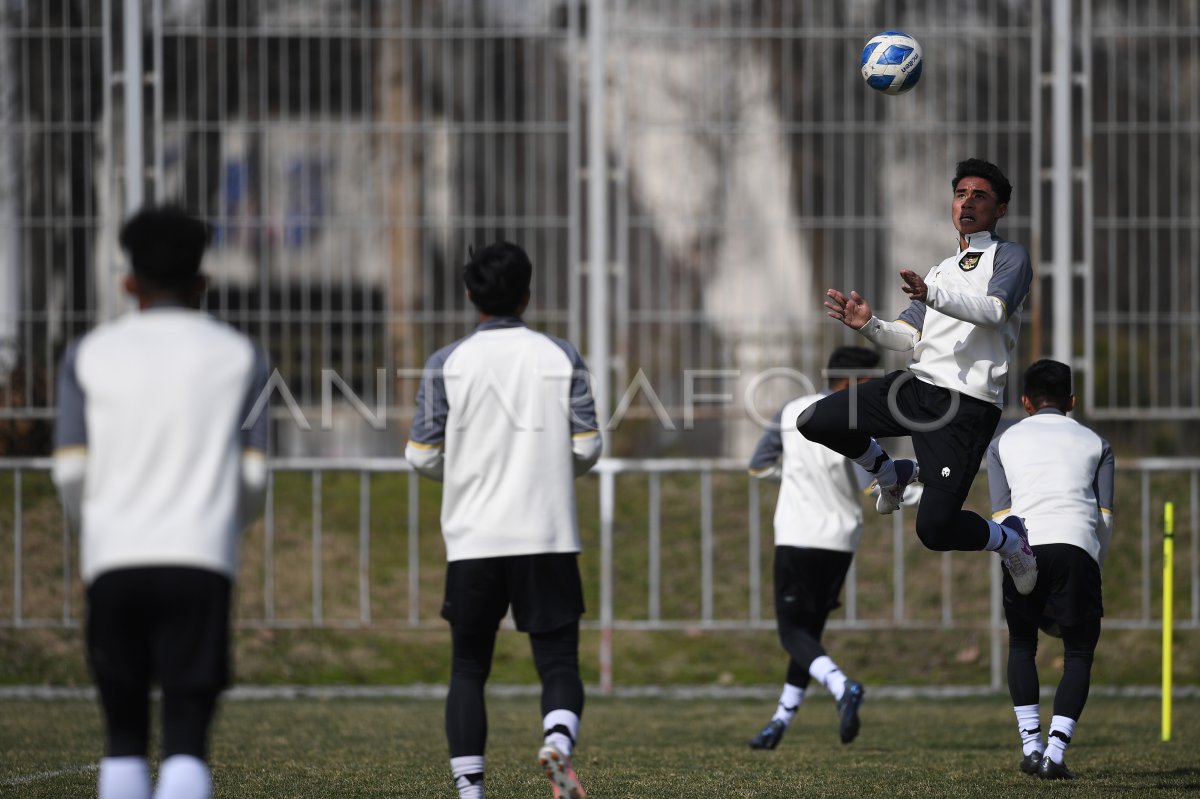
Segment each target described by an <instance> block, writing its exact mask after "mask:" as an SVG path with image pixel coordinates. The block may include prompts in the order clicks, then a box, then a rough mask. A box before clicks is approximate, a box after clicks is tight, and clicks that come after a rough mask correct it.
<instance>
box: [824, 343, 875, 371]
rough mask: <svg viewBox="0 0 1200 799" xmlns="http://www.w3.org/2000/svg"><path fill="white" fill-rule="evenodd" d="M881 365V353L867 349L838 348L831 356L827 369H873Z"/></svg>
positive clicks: (826, 365)
mask: <svg viewBox="0 0 1200 799" xmlns="http://www.w3.org/2000/svg"><path fill="white" fill-rule="evenodd" d="M878 365H879V353H878V352H876V351H875V350H872V349H867V348H866V347H838V348H837V349H836V350H834V351H833V352H832V353H830V355H829V362H828V363H827V364H825V368H826V369H873V368H875V367H876V366H878Z"/></svg>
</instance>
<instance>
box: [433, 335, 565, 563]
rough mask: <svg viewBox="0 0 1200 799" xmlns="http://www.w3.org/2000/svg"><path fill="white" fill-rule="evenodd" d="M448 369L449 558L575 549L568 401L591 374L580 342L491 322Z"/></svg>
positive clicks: (451, 358) (456, 351)
mask: <svg viewBox="0 0 1200 799" xmlns="http://www.w3.org/2000/svg"><path fill="white" fill-rule="evenodd" d="M442 369H443V376H444V386H445V397H446V403H447V406H448V413H447V417H446V428H445V451H446V465H445V476H444V481H445V489H444V495H443V511H442V532H443V535H444V536H445V538H446V545H447V557H448V559H450V560H457V559H461V558H478V557H495V556H503V555H519V554H533V553H539V552H576V551H578V550H579V535H578V529H577V524H576V517H575V489H574V479H575V477H574V465H573V455H572V450H571V438H572V435H573V432H574V431H573V427H572V416H571V407H570V403H571V391H572V384H573V381H575V380H577V379H586V373H585V372H584V370H583V364H582V361H581V360H580V359H579V356H578V353H577V352H576V351H575V349H574V347H572V346H571V345H570V344H569V343H567V342H565V341H562V340H559V339H554V338H551V337H550V336H547V335H544V334H542V333H539V332H536V331H533V330H530V329H529V328H527V327H525V326H524V325H523V324H519V323H513V324H506V323H492V324H486V323H485V325H484V326H481V328H480V329H479V330H477V331H476V332H475V333H473V334H472V335H470V336H468V337H467V338H466V339H463V340H462V341H460V342H457V343H456V345H455V346H454V347H453V350H452V351H451V352H450V353H449V354H448V355H447V356H446V358H445V361H444V365H443V367H442ZM581 373H582V374H581Z"/></svg>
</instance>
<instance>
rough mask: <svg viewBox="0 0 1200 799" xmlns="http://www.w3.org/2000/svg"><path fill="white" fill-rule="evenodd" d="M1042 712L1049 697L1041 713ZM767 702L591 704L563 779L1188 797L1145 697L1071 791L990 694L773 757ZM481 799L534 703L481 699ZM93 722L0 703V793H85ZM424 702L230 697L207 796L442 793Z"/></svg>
mask: <svg viewBox="0 0 1200 799" xmlns="http://www.w3.org/2000/svg"><path fill="white" fill-rule="evenodd" d="M1042 709H1043V715H1044V716H1047V718H1048V713H1049V709H1050V700H1049V699H1048V698H1043V704H1042ZM770 711H771V701H770V700H765V701H764V700H754V701H751V700H745V699H718V700H711V699H696V700H680V699H633V698H620V699H612V698H600V697H594V696H593V697H592V698H590V699H589V701H588V705H587V708H586V710H585V714H584V729H583V736H582V739H581V741H580V745H579V749H578V750H577V753H576V766H577V768H578V771H579V774H580V777H581V779H582V780H583V782H584V785H585V787H586V788H587V789H588V793H589V796H590V797H591V799H635V798H636V799H643V798H644V797H693V798H695V799H738V798H741V799H776V798H778V799H784V798H785V797H786V798H787V799H792V798H793V797H847V799H857V798H858V797H867V796H872V797H873V796H879V797H908V796H911V797H922V798H924V797H955V798H956V799H959V798H961V797H969V796H986V797H990V798H991V799H999V797H1029V796H1036V797H1050V796H1055V797H1058V796H1063V797H1065V796H1070V797H1074V798H1077V799H1083V798H1085V797H1125V796H1133V797H1158V796H1164V797H1166V796H1179V797H1184V796H1189V797H1191V796H1196V795H1197V793H1200V700H1198V699H1194V698H1188V699H1180V700H1177V701H1176V702H1175V714H1174V721H1175V723H1174V730H1173V736H1172V738H1173V739H1172V741H1171V742H1169V743H1162V742H1161V741H1160V726H1159V700H1158V699H1157V698H1118V697H1113V696H1093V697H1092V699H1091V700H1090V701H1089V702H1088V705H1087V709H1086V711H1085V712H1084V716H1083V723H1082V724H1081V725H1080V733H1079V735H1077V736H1076V741H1075V742H1074V744H1073V745H1072V747H1071V749H1070V750H1068V753H1067V754H1068V758H1067V762H1068V764H1069V765H1070V766H1071V768H1072V769H1074V770H1075V772H1076V773H1077V774H1078V776H1079V779H1077V780H1076V781H1074V782H1072V783H1063V782H1042V781H1039V780H1038V779H1037V778H1034V777H1029V776H1026V775H1024V774H1022V773H1020V772H1019V771H1018V770H1017V761H1018V760H1019V754H1020V753H1019V746H1018V743H1017V735H1016V732H1015V729H1014V721H1013V716H1012V709H1011V708H1010V707H1009V704H1008V700H1007V697H1003V696H999V695H997V696H993V697H979V698H970V699H954V700H942V699H939V700H932V699H891V698H877V699H875V700H874V701H872V698H871V696H870V694H868V698H867V702H866V704H865V705H864V706H863V712H862V718H863V730H862V734H861V735H860V737H859V739H858V740H857V741H856V742H854V743H853V744H851V745H849V746H843V745H842V744H841V743H839V741H838V738H837V729H836V722H835V717H834V710H833V703H832V701H831V700H830V699H829V697H828V696H827V695H824V694H820V693H818V694H817V695H815V696H814V697H812V698H811V699H810V700H809V701H808V702H807V703H806V704H805V706H804V707H803V708H802V709H801V711H800V713H799V715H798V716H797V718H796V721H795V722H794V723H793V725H792V728H791V729H790V730H789V731H788V733H787V735H786V736H785V738H784V740H783V742H782V744H781V745H780V747H779V749H777V750H775V751H773V752H756V751H751V750H750V749H749V748H748V747H747V746H746V740H747V739H748V738H749V736H750V735H751V734H752V733H753V732H754V731H755V730H756V729H757V727H758V726H759V725H760V724H761V723H762V722H763V721H764V720H765V719H766V717H767V716H768V715H769V714H770ZM489 721H490V740H489V744H488V752H487V767H488V768H487V773H488V777H487V791H488V797H489V798H490V799H530V797H534V798H536V797H549V796H550V786H549V784H548V783H547V782H546V780H545V778H544V777H543V776H542V774H541V771H540V769H539V768H538V766H537V764H536V762H535V759H534V756H535V754H536V752H537V748H538V746H539V745H540V743H541V735H540V730H539V729H538V725H539V721H540V717H539V716H538V711H537V700H536V698H534V697H528V696H527V697H492V698H491V699H490V703H489ZM99 742H100V729H99V714H98V711H97V709H96V707H95V705H94V703H92V702H89V701H84V700H59V701H25V700H22V701H4V702H0V796H3V797H8V796H13V797H29V798H30V799H35V798H37V797H55V799H59V798H60V797H87V796H94V795H95V779H96V772H95V763H96V759H97V757H98V755H99V749H98V747H99ZM445 746H446V744H445V738H444V735H443V732H442V703H441V702H440V701H438V700H436V699H373V700H363V699H345V700H340V699H339V700H334V699H327V700H322V699H296V700H276V699H272V700H239V701H227V702H225V703H224V705H223V707H222V709H221V712H220V715H219V717H218V721H217V726H216V729H215V734H214V736H213V752H212V765H213V774H214V779H215V788H216V794H215V795H216V796H218V797H280V798H283V797H287V798H288V799H308V798H309V797H311V798H312V799H317V798H318V797H320V799H326V798H327V797H340V798H343V799H355V798H357V797H362V798H364V799H365V797H376V798H382V797H412V798H413V799H417V797H420V799H438V797H446V799H450V797H452V796H454V788H453V786H452V785H451V782H450V778H449V769H448V766H447V755H446V749H445Z"/></svg>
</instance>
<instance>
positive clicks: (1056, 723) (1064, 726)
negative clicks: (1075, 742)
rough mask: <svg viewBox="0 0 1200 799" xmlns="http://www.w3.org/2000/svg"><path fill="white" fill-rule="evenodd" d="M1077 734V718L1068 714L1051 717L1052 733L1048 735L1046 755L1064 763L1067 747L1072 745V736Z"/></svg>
mask: <svg viewBox="0 0 1200 799" xmlns="http://www.w3.org/2000/svg"><path fill="white" fill-rule="evenodd" d="M1074 734H1075V719H1069V718H1067V717H1066V716H1054V717H1053V718H1051V719H1050V734H1049V735H1047V736H1046V757H1048V758H1050V759H1051V760H1053V761H1054V762H1055V763H1062V762H1063V757H1064V755H1066V752H1067V747H1068V746H1070V745H1071V736H1073V735H1074Z"/></svg>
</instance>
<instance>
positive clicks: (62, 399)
mask: <svg viewBox="0 0 1200 799" xmlns="http://www.w3.org/2000/svg"><path fill="white" fill-rule="evenodd" d="M78 357H79V342H78V341H74V342H72V343H71V345H70V346H68V347H67V351H66V354H64V355H63V361H62V364H61V365H60V366H59V369H58V416H57V421H56V422H55V424H54V448H55V449H65V448H67V447H86V446H87V443H88V437H87V415H86V413H85V408H84V396H83V387H82V386H80V385H79V376H78V375H77V374H76V371H75V365H76V361H77V359H78Z"/></svg>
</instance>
